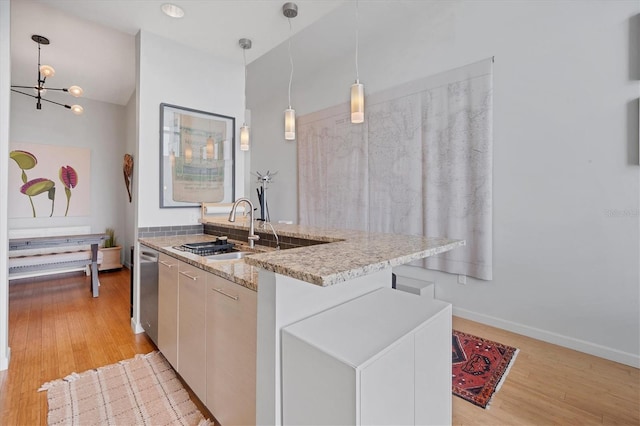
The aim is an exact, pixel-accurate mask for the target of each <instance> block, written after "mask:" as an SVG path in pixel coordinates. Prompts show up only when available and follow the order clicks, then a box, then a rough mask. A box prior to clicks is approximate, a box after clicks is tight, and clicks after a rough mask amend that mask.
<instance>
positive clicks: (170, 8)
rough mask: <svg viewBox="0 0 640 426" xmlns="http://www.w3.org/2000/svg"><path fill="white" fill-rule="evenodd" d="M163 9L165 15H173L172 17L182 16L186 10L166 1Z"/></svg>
mask: <svg viewBox="0 0 640 426" xmlns="http://www.w3.org/2000/svg"><path fill="white" fill-rule="evenodd" d="M162 11H163V12H164V14H165V15H167V16H171V17H172V18H182V17H183V16H184V10H182V8H180V7H178V6H176V5H175V4H171V3H165V4H163V5H162Z"/></svg>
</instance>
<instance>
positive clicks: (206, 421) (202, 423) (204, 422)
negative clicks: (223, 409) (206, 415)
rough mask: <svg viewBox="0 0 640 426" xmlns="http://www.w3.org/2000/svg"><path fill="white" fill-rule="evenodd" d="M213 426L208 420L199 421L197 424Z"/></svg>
mask: <svg viewBox="0 0 640 426" xmlns="http://www.w3.org/2000/svg"><path fill="white" fill-rule="evenodd" d="M213 424H214V423H212V422H211V420H209V419H202V420H200V423H198V426H212V425H213Z"/></svg>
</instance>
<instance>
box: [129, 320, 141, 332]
mask: <svg viewBox="0 0 640 426" xmlns="http://www.w3.org/2000/svg"><path fill="white" fill-rule="evenodd" d="M131 330H133V334H140V333H144V328H142V326H141V325H140V323H139V322H136V320H135V319H133V318H131Z"/></svg>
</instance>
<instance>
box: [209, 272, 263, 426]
mask: <svg viewBox="0 0 640 426" xmlns="http://www.w3.org/2000/svg"><path fill="white" fill-rule="evenodd" d="M256 296H257V294H256V292H255V291H252V290H249V289H247V288H245V287H242V286H240V285H237V284H234V283H232V282H231V281H228V280H225V279H223V278H220V277H218V276H215V275H212V274H208V277H207V403H206V405H207V408H208V409H209V410H210V411H211V413H212V414H213V415H214V416H215V418H216V420H218V421H219V422H220V423H221V424H223V425H225V426H227V425H252V424H255V422H256V316H257V297H256Z"/></svg>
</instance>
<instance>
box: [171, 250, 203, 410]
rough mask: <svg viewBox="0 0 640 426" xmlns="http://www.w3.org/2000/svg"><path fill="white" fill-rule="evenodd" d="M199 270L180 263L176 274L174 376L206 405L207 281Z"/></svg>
mask: <svg viewBox="0 0 640 426" xmlns="http://www.w3.org/2000/svg"><path fill="white" fill-rule="evenodd" d="M207 275H209V274H208V273H207V272H205V271H204V270H202V269H199V268H196V267H195V266H191V265H189V264H186V263H184V262H180V267H179V271H178V373H179V374H180V376H182V378H183V379H184V380H185V382H187V384H188V385H189V387H190V388H191V390H193V392H194V393H195V394H196V395H197V396H198V398H199V399H200V401H206V395H207V394H206V390H207V380H206V367H207V360H206V341H205V332H206V319H205V309H206V301H207V279H206V276H207Z"/></svg>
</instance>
